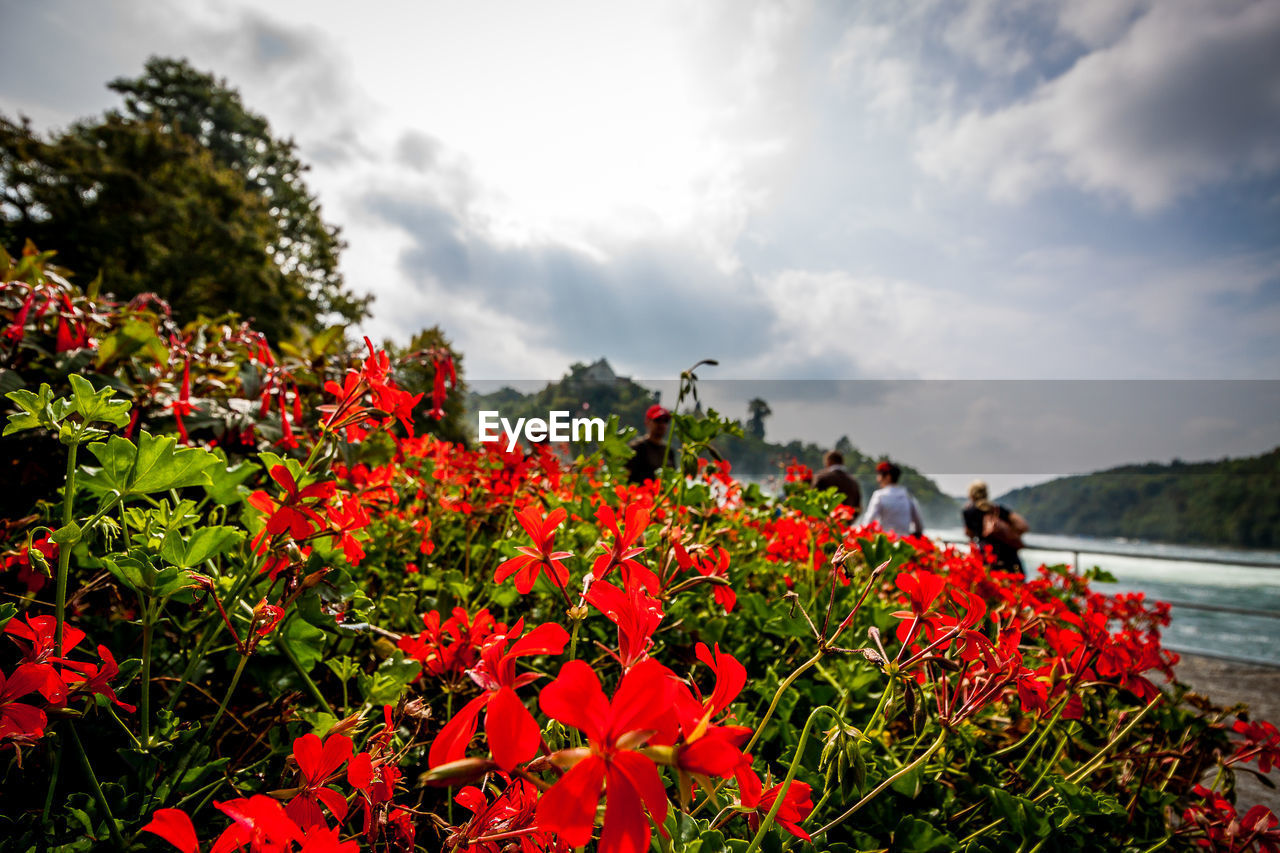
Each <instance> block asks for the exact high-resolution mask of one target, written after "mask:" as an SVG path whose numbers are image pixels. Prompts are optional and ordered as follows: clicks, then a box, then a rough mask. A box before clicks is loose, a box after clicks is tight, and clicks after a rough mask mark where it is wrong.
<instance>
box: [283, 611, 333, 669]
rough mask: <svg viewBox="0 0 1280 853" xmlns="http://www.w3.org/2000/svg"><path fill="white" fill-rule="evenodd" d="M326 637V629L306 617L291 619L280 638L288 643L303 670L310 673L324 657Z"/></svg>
mask: <svg viewBox="0 0 1280 853" xmlns="http://www.w3.org/2000/svg"><path fill="white" fill-rule="evenodd" d="M325 637H326V635H325V633H324V631H321V630H320V629H319V628H317V627H315V626H314V625H312V624H311V623H310V622H307V621H306V620H305V619H290V620H289V623H288V624H287V625H285V627H284V632H283V633H282V634H281V636H280V639H281V640H282V641H283V642H285V643H287V644H288V646H289V649H290V650H291V651H292V652H293V656H294V657H296V658H297V659H298V664H299V665H300V666H301V667H302V671H303V672H308V673H309V672H311V670H312V669H314V668H315V665H316V664H317V663H319V662H320V661H321V660H322V659H323V658H324V643H325ZM282 654H283V652H282Z"/></svg>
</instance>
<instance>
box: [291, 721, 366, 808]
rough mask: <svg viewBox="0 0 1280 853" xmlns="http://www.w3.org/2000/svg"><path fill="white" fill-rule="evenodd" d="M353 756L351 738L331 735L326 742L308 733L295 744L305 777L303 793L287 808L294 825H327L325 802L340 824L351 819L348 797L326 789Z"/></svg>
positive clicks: (296, 758) (302, 786) (297, 760)
mask: <svg viewBox="0 0 1280 853" xmlns="http://www.w3.org/2000/svg"><path fill="white" fill-rule="evenodd" d="M350 757H351V738H349V737H347V736H346V735H336V734H334V735H329V736H328V737H327V738H325V739H324V741H321V740H320V738H319V737H317V736H316V735H314V734H305V735H303V736H302V737H300V738H298V739H297V740H295V741H294V742H293V758H294V760H295V761H296V762H298V772H299V773H300V774H301V776H302V785H301V790H299V792H298V794H297V795H296V796H295V797H294V798H293V799H292V800H290V801H289V805H288V806H287V807H286V808H285V811H286V812H287V813H288V815H289V817H290V818H291V819H292V820H293V822H294V823H296V824H298V826H301V827H308V826H315V825H323V824H324V812H323V811H321V810H320V804H321V803H323V804H324V805H325V806H326V807H327V808H328V809H329V812H330V814H332V815H333V816H334V817H335V818H337V819H338V821H339V822H341V821H343V820H345V819H346V817H347V798H346V797H344V796H343V795H342V794H340V793H338V792H337V791H336V790H334V789H333V788H328V787H325V786H326V784H327V783H328V782H329V780H330V779H331V778H333V777H334V776H335V775H337V773H338V770H339V769H341V767H342V765H343V764H345V763H346V761H347V759H349V758H350Z"/></svg>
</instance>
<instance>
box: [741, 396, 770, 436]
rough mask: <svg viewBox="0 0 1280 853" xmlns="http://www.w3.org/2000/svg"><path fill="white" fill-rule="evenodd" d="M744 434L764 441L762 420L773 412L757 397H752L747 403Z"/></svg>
mask: <svg viewBox="0 0 1280 853" xmlns="http://www.w3.org/2000/svg"><path fill="white" fill-rule="evenodd" d="M747 414H748V415H749V416H750V417H748V418H747V425H746V432H747V435H749V436H751V437H753V438H758V439H760V440H761V441H763V440H764V419H765V418H767V417H769V416H770V415H772V414H773V410H772V409H770V408H769V404H768V403H766V402H765V401H764V400H762V399H760V398H759V397H754V398H752V400H751V401H750V402H748V403H747Z"/></svg>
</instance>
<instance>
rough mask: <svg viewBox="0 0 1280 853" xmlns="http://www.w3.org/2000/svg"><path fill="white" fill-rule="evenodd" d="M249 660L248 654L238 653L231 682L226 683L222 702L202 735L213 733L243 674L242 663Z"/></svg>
mask: <svg viewBox="0 0 1280 853" xmlns="http://www.w3.org/2000/svg"><path fill="white" fill-rule="evenodd" d="M248 662H249V656H248V655H240V663H238V664H236V671H235V674H234V675H232V676H231V683H230V684H228V685H227V692H226V693H224V694H223V695H222V702H221V703H219V705H218V713H216V714H214V715H213V720H212V722H210V723H209V727H208V728H206V729H205V730H204V736H205V737H206V738H207V737H209V735H211V734H212V733H213V729H214V727H215V726H217V725H218V720H221V719H222V715H223V714H224V713H226V710H227V703H228V702H230V701H231V694H232V693H234V692H235V690H236V685H238V684H239V683H240V676H241V675H243V674H244V665H245V664H246V663H248Z"/></svg>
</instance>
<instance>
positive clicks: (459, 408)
mask: <svg viewBox="0 0 1280 853" xmlns="http://www.w3.org/2000/svg"><path fill="white" fill-rule="evenodd" d="M384 347H385V348H386V349H387V350H388V351H389V352H391V353H392V354H393V355H394V356H395V358H396V381H397V382H398V383H399V384H400V387H402V388H404V389H405V390H406V391H409V392H410V393H413V394H419V393H420V394H422V400H421V401H420V402H419V403H418V405H417V406H415V407H414V409H413V423H414V427H415V428H416V430H417V431H418V432H420V433H422V432H429V433H431V434H432V435H435V436H438V437H440V438H443V439H445V440H446V441H456V442H461V443H463V444H466V443H467V442H468V439H469V437H470V436H469V432H468V429H467V426H466V423H465V417H466V413H467V404H466V397H467V384H466V382H464V381H463V378H462V356H461V355H460V354H459V353H458V352H457V350H455V349H454V348H453V344H452V343H451V342H450V341H449V339H448V338H446V337H445V336H444V331H443V330H442V329H441V328H440V327H439V326H432V327H431V328H429V329H423V330H422V331H420V332H418V333H417V334H416V335H414V336H413V338H412V339H410V341H409V345H408V346H407V347H404V348H403V349H401V348H399V347H396V346H395V345H394V344H393V343H391V342H387V343H386V344H384ZM446 352H447V353H448V354H449V357H450V358H452V359H453V370H454V374H455V375H456V376H457V384H456V385H453V386H451V387H450V388H449V392H448V395H447V396H446V397H445V400H444V405H443V407H442V408H443V410H444V417H443V418H440V419H439V420H437V419H436V418H433V417H432V416H431V406H432V401H431V392H432V389H433V388H434V387H435V382H436V371H437V370H439V369H443V368H442V366H440V361H439V359H438V358H435V357H434V356H439V355H443V354H444V353H446Z"/></svg>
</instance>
